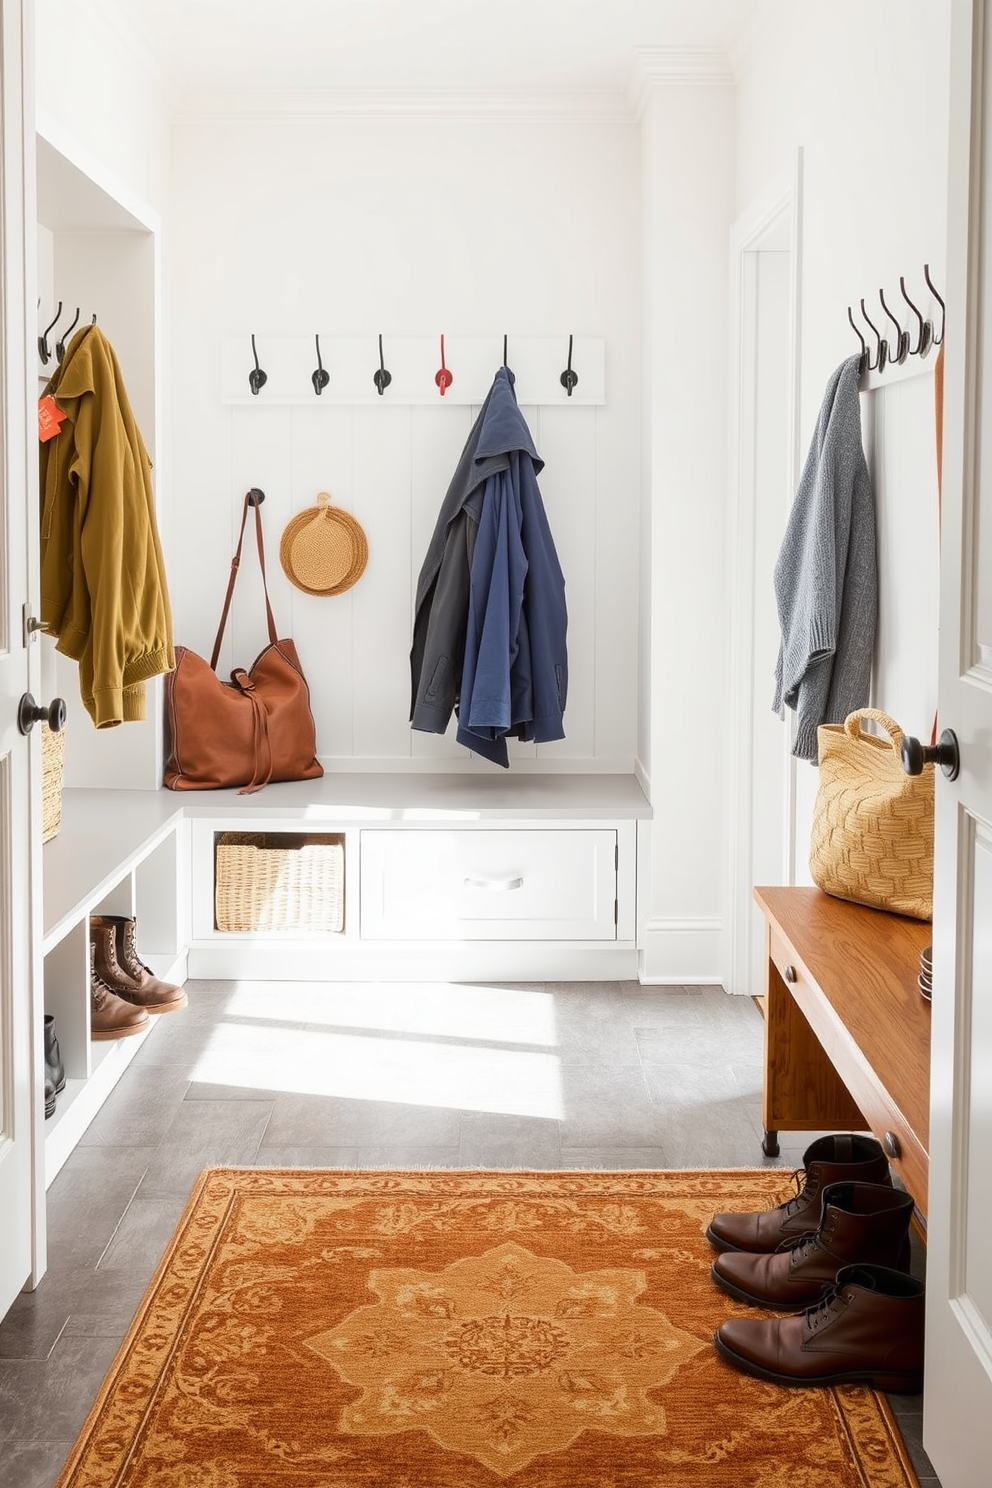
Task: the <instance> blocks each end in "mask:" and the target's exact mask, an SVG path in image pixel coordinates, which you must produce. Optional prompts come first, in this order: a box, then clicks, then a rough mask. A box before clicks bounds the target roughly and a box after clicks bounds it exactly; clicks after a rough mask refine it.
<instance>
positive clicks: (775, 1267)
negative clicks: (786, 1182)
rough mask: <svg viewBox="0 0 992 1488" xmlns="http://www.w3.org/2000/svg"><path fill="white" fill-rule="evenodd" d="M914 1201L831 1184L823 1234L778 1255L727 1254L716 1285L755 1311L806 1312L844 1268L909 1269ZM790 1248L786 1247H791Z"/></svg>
mask: <svg viewBox="0 0 992 1488" xmlns="http://www.w3.org/2000/svg"><path fill="white" fill-rule="evenodd" d="M912 1217H913V1200H912V1198H911V1196H910V1195H909V1194H907V1193H902V1192H901V1191H900V1190H899V1189H895V1188H888V1187H886V1186H885V1185H884V1184H881V1183H831V1184H830V1186H829V1188H825V1189H824V1190H823V1216H822V1218H821V1220H820V1225H819V1228H818V1229H816V1230H814V1231H813V1233H812V1234H809V1235H803V1236H801V1237H800V1239H798V1240H787V1241H785V1242H784V1245H783V1249H782V1250H777V1251H775V1252H774V1253H773V1254H772V1255H760V1254H757V1253H755V1252H754V1251H750V1252H749V1251H745V1250H728V1251H725V1252H724V1253H723V1254H722V1255H718V1256H717V1258H716V1260H715V1261H714V1262H713V1265H712V1267H711V1270H710V1275H711V1276H712V1277H713V1280H714V1281H715V1282H716V1284H717V1286H719V1287H722V1288H723V1290H724V1291H725V1292H729V1293H730V1295H731V1296H732V1297H737V1298H738V1300H739V1301H741V1302H749V1303H751V1304H752V1305H753V1306H755V1307H774V1308H776V1309H781V1310H782V1311H784V1312H801V1311H802V1309H803V1308H804V1307H811V1306H812V1305H813V1303H814V1302H819V1300H820V1298H821V1297H824V1296H826V1294H827V1292H829V1291H830V1289H831V1287H832V1286H833V1285H834V1282H835V1281H836V1279H837V1272H838V1271H839V1270H840V1269H841V1267H842V1266H850V1265H854V1264H855V1263H856V1262H865V1263H867V1264H871V1265H877V1266H891V1267H893V1268H894V1269H895V1270H897V1271H908V1270H909V1259H910V1249H909V1223H910V1220H911V1219H912ZM786 1247H787V1248H786Z"/></svg>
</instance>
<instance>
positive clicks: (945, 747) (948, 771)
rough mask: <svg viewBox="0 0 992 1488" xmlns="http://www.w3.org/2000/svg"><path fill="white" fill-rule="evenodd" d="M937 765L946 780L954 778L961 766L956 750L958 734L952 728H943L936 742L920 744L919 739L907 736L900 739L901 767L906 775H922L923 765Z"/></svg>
mask: <svg viewBox="0 0 992 1488" xmlns="http://www.w3.org/2000/svg"><path fill="white" fill-rule="evenodd" d="M931 763H932V764H935V765H939V766H940V768H941V769H942V770H943V772H944V774H945V775H946V776H947V778H948V780H956V779H957V778H958V771H959V770H960V768H961V755H960V753H959V751H958V736H957V734H956V733H955V732H954V730H953V729H945V730H944V732H943V733H942V734H941V736H940V739H939V740H938V741H937V743H936V744H921V743H920V741H919V739H910V738H909V737H908V736H907V737H905V738H904V739H903V741H902V767H903V769H904V770H905V771H906V774H907V775H922V774H923V766H924V765H928V764H931Z"/></svg>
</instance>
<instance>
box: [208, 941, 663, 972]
mask: <svg viewBox="0 0 992 1488" xmlns="http://www.w3.org/2000/svg"><path fill="white" fill-rule="evenodd" d="M189 975H190V977H193V978H199V977H203V978H206V979H208V980H213V979H217V980H220V981H225V980H239V981H241V980H248V981H281V980H298V981H303V982H307V981H310V982H326V981H338V982H369V981H381V982H433V981H444V982H576V981H583V982H618V981H636V980H637V975H638V967H637V952H636V950H635V949H634V948H633V946H629V947H619V946H617V945H612V946H610V947H608V948H606V947H602V946H596V945H595V944H592V943H590V944H589V945H587V946H574V945H572V946H568V945H555V944H552V943H542V942H538V941H531V942H526V943H524V942H498V941H486V942H485V943H484V944H475V945H472V944H469V943H466V942H460V943H457V944H455V943H452V944H449V945H440V944H433V945H432V944H429V943H428V944H419V945H416V946H412V945H409V944H405V943H398V944H395V945H393V946H388V945H375V946H373V945H369V944H363V945H354V946H344V945H340V946H334V947H327V948H318V947H314V946H313V945H309V946H307V945H300V944H299V943H297V944H293V942H292V941H291V940H287V941H283V942H282V943H281V944H273V942H272V941H271V940H269V941H260V940H255V941H252V940H251V939H249V938H247V937H245V936H238V937H234V936H232V937H231V938H230V940H227V941H221V940H220V939H219V938H218V939H215V940H212V941H205V940H204V941H199V942H194V944H193V945H192V946H191V947H190V951H189Z"/></svg>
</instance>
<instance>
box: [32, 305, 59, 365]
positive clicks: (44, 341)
mask: <svg viewBox="0 0 992 1488" xmlns="http://www.w3.org/2000/svg"><path fill="white" fill-rule="evenodd" d="M61 314H62V301H61V300H59V308H58V309H57V310H56V312H55V319H54V320H53V321H52V323H51V325H47V326H46V327H45V329H44V331H43V332H42V333H41V335H40V336H39V337H38V355H39V357H40V358H41V364H42V366H43V367H47V366H48V364H49V362H50V361H51V360H52V351H51V347H50V346H49V344H48V333H49V331H53V330H54V329H55V324H56V321H57V320H58V318H59V316H60V315H61Z"/></svg>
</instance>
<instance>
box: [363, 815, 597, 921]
mask: <svg viewBox="0 0 992 1488" xmlns="http://www.w3.org/2000/svg"><path fill="white" fill-rule="evenodd" d="M616 902H617V834H616V831H615V830H595V829H593V830H586V829H574V830H571V831H570V830H566V829H562V830H551V831H545V830H542V831H526V830H520V831H495V830H494V831H476V830H466V831H420V830H418V829H411V830H409V831H390V830H381V831H363V832H362V847H361V926H362V929H361V934H362V939H363V940H615V939H616V936H617V925H616Z"/></svg>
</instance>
